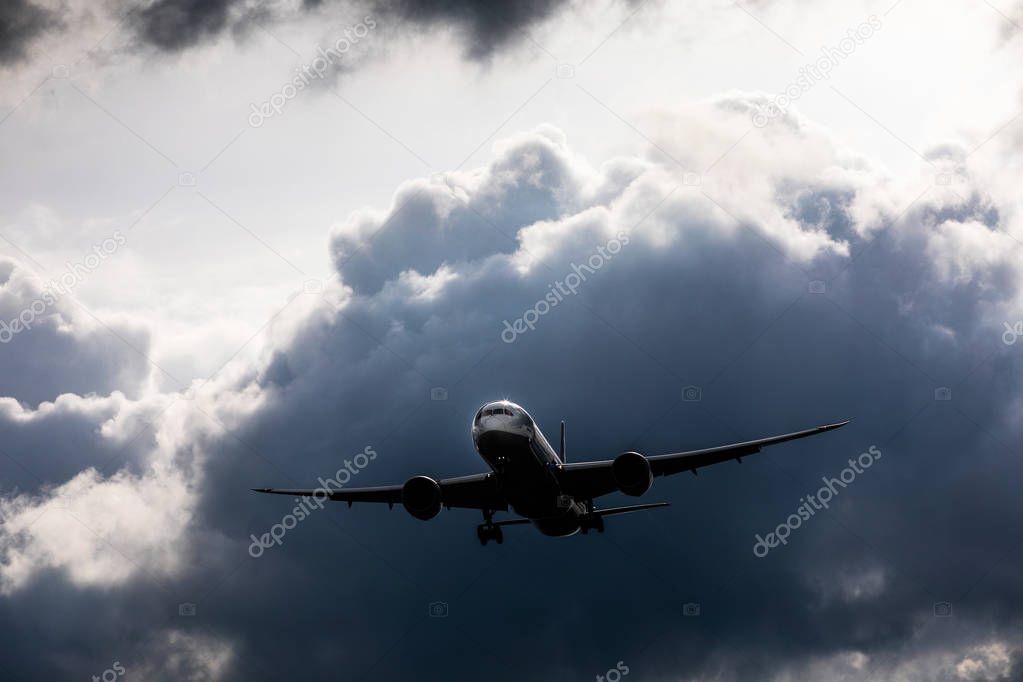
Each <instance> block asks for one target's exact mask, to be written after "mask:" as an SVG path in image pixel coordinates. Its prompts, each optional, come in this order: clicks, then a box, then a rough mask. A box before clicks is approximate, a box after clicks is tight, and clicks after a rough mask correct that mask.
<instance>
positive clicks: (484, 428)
mask: <svg viewBox="0 0 1023 682" xmlns="http://www.w3.org/2000/svg"><path fill="white" fill-rule="evenodd" d="M472 441H473V445H475V447H476V452H478V453H479V454H480V456H481V457H482V458H483V460H484V461H485V462H486V463H487V466H489V467H490V469H491V470H492V471H493V472H494V474H495V475H496V476H497V477H498V479H499V480H500V483H501V486H502V489H503V491H504V495H505V498H506V499H507V500H508V504H509V505H510V506H511V508H512V509H513V510H514V511H515V512H516V513H517V514H519V515H520V516H524V517H525V518H527V519H530V520H531V521H532V522H533V525H534V526H536V527H537V529H538V530H540V532H542V533H544V534H545V535H554V536H564V535H572V534H573V533H576V532H578V531H579V529H580V527H581V519H582V517H583V516H584V515H585V514H586V512H587V508H586V504H585V503H584V502H580V501H577V500H573V499H571V498H568V497H566V496H564V495H563V494H562V490H561V487H560V485H559V484H558V479H557V476H556V475H555V472H556V471H557V470H558V468H559V467H560V466H561V464H562V461H561V458H560V457H559V456H558V453H557V452H555V451H554V448H552V447H551V445H550V443H548V442H547V439H546V438H544V435H543V433H542V432H541V431H540V428H539V427H538V426H537V425H536V422H534V421H533V418H532V417H530V416H529V413H528V412H526V411H525V410H524V409H522V408H521V407H520V406H518V405H516V404H515V403H512V402H508V401H506V400H502V401H498V402H493V403H487V404H486V405H484V406H483V407H482V408H480V410H479V412H477V413H476V417H475V418H474V419H473V423H472Z"/></svg>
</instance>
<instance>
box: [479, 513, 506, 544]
mask: <svg viewBox="0 0 1023 682" xmlns="http://www.w3.org/2000/svg"><path fill="white" fill-rule="evenodd" d="M483 518H484V519H485V521H486V522H485V523H481V524H480V525H478V526H476V537H477V538H479V541H480V544H481V545H484V546H486V544H487V542H489V541H490V540H493V541H494V542H496V543H497V544H499V545H502V544H504V533H503V532H502V531H501V527H500V526H497V525H494V512H492V511H488V510H484V511H483Z"/></svg>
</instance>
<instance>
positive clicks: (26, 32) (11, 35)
mask: <svg viewBox="0 0 1023 682" xmlns="http://www.w3.org/2000/svg"><path fill="white" fill-rule="evenodd" d="M59 25H60V22H59V21H58V20H57V17H56V15H55V14H54V13H53V12H51V11H50V10H49V9H47V8H45V7H42V6H39V5H37V4H35V3H33V2H31V1H30V0H11V2H5V3H3V5H2V6H0V65H9V64H13V63H15V62H18V61H21V60H22V59H24V58H25V56H26V54H27V53H28V48H29V46H30V45H31V44H32V41H33V40H35V38H36V37H38V36H39V35H41V34H43V33H44V32H46V31H47V30H49V29H51V28H55V27H57V26H59Z"/></svg>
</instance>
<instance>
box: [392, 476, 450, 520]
mask: <svg viewBox="0 0 1023 682" xmlns="http://www.w3.org/2000/svg"><path fill="white" fill-rule="evenodd" d="M401 504H402V506H404V507H405V510H406V511H407V512H408V513H409V514H412V516H414V517H416V518H417V519H421V520H423V521H429V520H430V519H432V518H433V517H434V516H436V515H437V514H439V513H440V507H441V491H440V485H438V484H437V481H435V480H433V479H432V478H430V477H429V476H413V477H412V478H410V479H409V480H407V481H405V485H403V486H402V487H401Z"/></svg>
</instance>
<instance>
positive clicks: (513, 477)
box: [253, 400, 849, 545]
mask: <svg viewBox="0 0 1023 682" xmlns="http://www.w3.org/2000/svg"><path fill="white" fill-rule="evenodd" d="M848 423H849V421H848V420H846V421H843V422H837V423H835V424H825V425H824V426H818V427H815V428H812V429H806V430H804V431H795V432H793V433H786V434H782V435H780V436H771V437H769V438H760V439H758V440H751V441H746V442H744V443H734V444H731V445H721V446H718V447H712V448H704V449H702V450H689V451H687V452H674V453H670V454H666V455H654V456H651V457H646V456H644V455H641V454H640V453H638V452H623V453H622V454H620V455H618V456H617V457H615V458H614V459H608V460H601V461H595V462H573V463H568V462H567V461H566V453H565V422H561V448H560V452H555V451H554V448H552V447H551V445H550V443H548V442H547V439H546V438H544V435H543V433H542V432H541V431H540V427H538V426H537V424H536V422H535V421H533V418H532V417H530V416H529V413H528V412H526V411H525V410H524V409H522V407H520V406H518V405H516V404H515V403H512V402H509V401H507V400H499V401H496V402H491V403H487V404H486V405H484V406H483V407H481V408H480V410H479V411H478V412H477V413H476V417H475V418H474V419H473V422H472V440H473V444H474V445H475V447H476V451H477V452H478V453H479V454H480V456H481V457H482V458H483V459H484V461H485V462H486V463H487V465H488V466H489V467H490V471H488V472H486V473H481V474H473V475H471V476H460V477H458V478H447V479H443V480H440V481H437V480H434V479H432V478H430V477H429V476H413V477H412V478H410V479H408V480H407V481H405V483H403V484H400V485H385V486H375V487H368V488H344V489H340V490H328V489H324V488H317V489H307V490H292V489H281V488H253V490H254V491H256V492H260V493H273V494H277V495H297V496H314V497H315V496H320V498H321V499H323V498H327V499H330V500H334V501H340V502H347V503H348V506H349V507H350V506H352V503H354V502H385V503H387V504H388V506H390V507H393V506H394V505H395V504H401V505H402V506H404V507H405V509H406V510H407V511H408V513H409V514H411V515H412V516H414V517H416V518H417V519H422V520H424V521H426V520H429V519H432V518H433V517H435V516H437V514H439V513H440V510H441V508H444V507H446V508H448V509H451V508H452V507H455V508H462V509H479V510H481V511H482V512H483V519H484V522H483V523H482V524H480V525H479V526H478V527H477V529H476V536H477V537H478V538H479V541H480V544H483V545H486V544H487V541H489V540H495V541H496V542H497V543H498V544H501V543H503V542H504V534H503V532H502V531H501V528H502V527H503V526H513V525H519V524H528V523H532V524H533V526H535V527H536V528H537V529H538V530H539V531H540V532H541V533H543V534H544V535H550V536H555V537H564V536H568V535H573V534H575V533H577V532H579V531H582V532H583V533H587V532H588V531H590V530H596V531H598V532H601V533H603V532H604V517H605V516H613V515H616V514H627V513H630V512H637V511H643V510H645V509H654V508H657V507H665V506H667V505H668V503H667V502H652V503H648V504H634V505H628V506H624V507H610V508H605V509H595V508H594V506H593V500H594V499H595V498H597V497H600V496H601V495H607V494H610V493H614V492H622V493H625V494H626V495H631V496H634V497H639V496H640V495H643V494H644V493H645V492H647V490H649V489H650V486H651V485H652V484H653V480H654V477H655V476H670V475H672V474H677V473H680V472H684V471H691V472H692V473H693V474H694V475H695V474H696V470H697V469H701V468H703V467H706V466H710V465H712V464H718V463H719V462H726V461H728V460H732V459H734V460H737V461H739V462H741V461H742V458H743V457H746V456H747V455H752V454H755V453H757V452H760V449H761V448H763V447H765V446H768V445H774V444H776V443H784V442H785V441H790V440H796V439H797V438H806V437H807V436H814V435H816V434H818V433H824V432H825V431H831V430H832V429H837V428H840V427H842V426H845V425H846V424H848ZM509 508H510V509H511V510H513V511H514V512H515V513H517V514H518V515H519V517H520V518H513V519H506V520H501V521H494V518H493V516H494V513H495V512H498V511H508V510H509Z"/></svg>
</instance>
